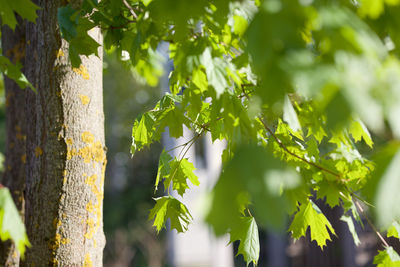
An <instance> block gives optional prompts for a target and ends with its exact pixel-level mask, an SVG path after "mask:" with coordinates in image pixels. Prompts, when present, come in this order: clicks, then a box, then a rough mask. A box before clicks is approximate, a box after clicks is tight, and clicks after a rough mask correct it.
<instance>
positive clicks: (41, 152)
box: [35, 146, 43, 157]
mask: <svg viewBox="0 0 400 267" xmlns="http://www.w3.org/2000/svg"><path fill="white" fill-rule="evenodd" d="M42 154H43V150H42V148H41V147H40V146H37V147H36V148H35V156H36V157H39V156H41V155H42Z"/></svg>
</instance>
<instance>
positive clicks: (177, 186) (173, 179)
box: [164, 158, 200, 196]
mask: <svg viewBox="0 0 400 267" xmlns="http://www.w3.org/2000/svg"><path fill="white" fill-rule="evenodd" d="M169 164H170V172H169V174H168V176H166V179H165V181H164V188H165V189H168V187H169V186H170V184H171V183H172V189H174V190H176V191H177V192H178V194H179V195H181V196H183V194H185V192H186V189H189V185H188V184H187V179H189V180H190V182H191V183H192V184H193V185H196V186H198V185H200V182H199V180H198V178H197V176H196V175H195V174H194V170H195V168H194V166H193V164H192V163H191V162H189V161H188V160H187V159H182V160H178V159H177V158H175V159H174V160H173V161H171V162H170V163H169Z"/></svg>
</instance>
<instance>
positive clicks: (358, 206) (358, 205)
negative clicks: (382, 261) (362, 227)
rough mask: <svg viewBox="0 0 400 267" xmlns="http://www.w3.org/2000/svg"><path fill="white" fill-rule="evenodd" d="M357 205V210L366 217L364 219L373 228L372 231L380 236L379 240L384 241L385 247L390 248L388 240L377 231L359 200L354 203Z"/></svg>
mask: <svg viewBox="0 0 400 267" xmlns="http://www.w3.org/2000/svg"><path fill="white" fill-rule="evenodd" d="M354 202H355V203H356V206H357V208H358V209H359V210H360V211H361V214H362V215H363V216H364V218H365V219H366V220H367V222H368V224H369V226H371V228H372V230H374V232H375V234H376V235H377V236H378V238H379V239H380V240H381V241H382V243H383V245H384V246H385V247H389V244H388V243H387V242H386V240H385V239H384V238H383V236H382V235H381V233H380V232H379V231H378V229H376V227H375V225H374V224H373V223H372V222H371V220H370V219H369V218H368V216H367V215H366V214H365V212H364V209H363V208H362V207H361V205H360V203H358V201H357V200H355V201H354Z"/></svg>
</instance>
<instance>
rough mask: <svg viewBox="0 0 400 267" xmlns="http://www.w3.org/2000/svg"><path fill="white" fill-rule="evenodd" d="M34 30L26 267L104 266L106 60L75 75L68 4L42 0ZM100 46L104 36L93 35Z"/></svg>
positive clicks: (30, 36) (30, 38)
mask: <svg viewBox="0 0 400 267" xmlns="http://www.w3.org/2000/svg"><path fill="white" fill-rule="evenodd" d="M36 2H37V4H38V5H39V6H40V7H41V9H40V10H39V12H38V15H39V17H38V19H37V23H36V24H31V23H30V24H28V26H27V55H26V57H27V58H28V59H29V61H28V60H27V61H26V74H27V77H28V79H29V80H30V81H31V82H32V84H33V85H34V86H35V88H37V91H38V93H37V94H35V93H33V92H31V91H29V92H28V91H27V99H26V114H29V115H28V123H27V162H26V164H27V168H26V170H27V172H26V216H25V220H26V226H27V232H28V237H29V240H30V242H31V243H32V248H31V249H29V250H28V252H27V255H26V262H25V264H26V266H96V267H97V266H102V253H103V248H104V245H105V238H104V234H103V219H102V210H103V203H102V201H103V185H104V171H105V165H106V156H105V145H104V114H103V96H102V58H101V55H102V50H101V49H99V53H98V54H99V55H100V58H98V57H95V56H90V57H88V58H86V57H84V58H82V65H81V67H80V68H79V69H72V68H71V65H70V63H69V59H68V43H67V42H66V41H65V40H63V39H62V38H61V36H60V32H59V28H58V24H57V8H58V7H59V6H60V5H61V2H62V1H59V0H38V1H36ZM90 34H91V36H93V37H94V39H95V40H97V41H98V42H99V43H100V42H101V40H102V36H101V32H100V30H99V29H93V30H91V32H90Z"/></svg>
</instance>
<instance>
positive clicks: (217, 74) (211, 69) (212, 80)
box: [200, 47, 228, 98]
mask: <svg viewBox="0 0 400 267" xmlns="http://www.w3.org/2000/svg"><path fill="white" fill-rule="evenodd" d="M211 51H212V50H211V48H209V47H207V48H206V49H205V50H204V52H203V54H202V56H201V59H200V61H201V64H202V65H203V66H204V68H205V69H206V74H207V79H208V84H209V85H211V86H212V87H213V88H214V90H215V92H216V94H217V98H218V97H219V96H220V95H221V94H223V93H224V91H225V90H226V89H227V87H228V83H227V81H226V78H225V77H226V70H225V68H226V63H225V61H223V60H222V59H221V58H217V57H213V56H212V55H211Z"/></svg>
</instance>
